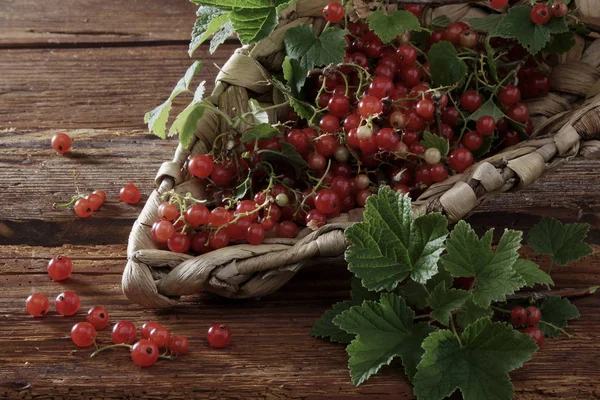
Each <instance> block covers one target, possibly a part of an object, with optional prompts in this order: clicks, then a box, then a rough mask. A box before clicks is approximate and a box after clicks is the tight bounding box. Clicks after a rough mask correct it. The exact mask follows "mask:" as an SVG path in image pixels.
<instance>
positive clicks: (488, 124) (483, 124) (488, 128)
mask: <svg viewBox="0 0 600 400" xmlns="http://www.w3.org/2000/svg"><path fill="white" fill-rule="evenodd" d="M476 127H477V128H476V129H477V132H479V134H480V135H481V136H489V135H491V134H492V133H494V130H495V129H496V121H494V118H492V117H490V116H489V115H486V116H484V117H481V118H479V119H478V120H477V124H476Z"/></svg>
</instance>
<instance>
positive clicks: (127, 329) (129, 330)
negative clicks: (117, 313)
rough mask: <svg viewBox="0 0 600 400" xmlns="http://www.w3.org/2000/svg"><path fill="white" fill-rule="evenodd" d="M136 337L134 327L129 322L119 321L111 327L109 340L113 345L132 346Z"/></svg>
mask: <svg viewBox="0 0 600 400" xmlns="http://www.w3.org/2000/svg"><path fill="white" fill-rule="evenodd" d="M136 336H137V330H136V328H135V325H134V324H133V322H131V321H125V320H124V321H119V322H117V323H116V324H115V326H113V330H112V333H111V339H112V342H113V343H114V344H122V343H125V344H133V343H134V342H135V338H136Z"/></svg>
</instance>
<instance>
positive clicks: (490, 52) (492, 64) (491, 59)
mask: <svg viewBox="0 0 600 400" xmlns="http://www.w3.org/2000/svg"><path fill="white" fill-rule="evenodd" d="M491 38H492V37H491V36H488V37H486V38H485V55H486V63H487V66H488V68H489V70H490V75H491V76H492V79H493V80H494V81H495V82H500V79H498V65H497V63H496V59H495V57H496V52H495V51H494V48H493V47H492V45H491V44H490V39H491Z"/></svg>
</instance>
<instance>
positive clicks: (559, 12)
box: [551, 1, 569, 18]
mask: <svg viewBox="0 0 600 400" xmlns="http://www.w3.org/2000/svg"><path fill="white" fill-rule="evenodd" d="M551 10H552V15H554V16H555V17H557V18H562V17H564V16H565V15H567V13H568V12H569V7H567V5H566V4H565V3H563V2H562V1H557V2H555V3H554V4H552V7H551Z"/></svg>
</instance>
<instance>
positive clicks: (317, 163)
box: [307, 153, 327, 171]
mask: <svg viewBox="0 0 600 400" xmlns="http://www.w3.org/2000/svg"><path fill="white" fill-rule="evenodd" d="M307 162H308V167H309V168H310V169H312V170H315V171H319V170H323V169H325V166H326V165H327V159H326V158H325V157H323V156H322V155H321V154H319V153H311V154H309V156H308V160H307Z"/></svg>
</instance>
